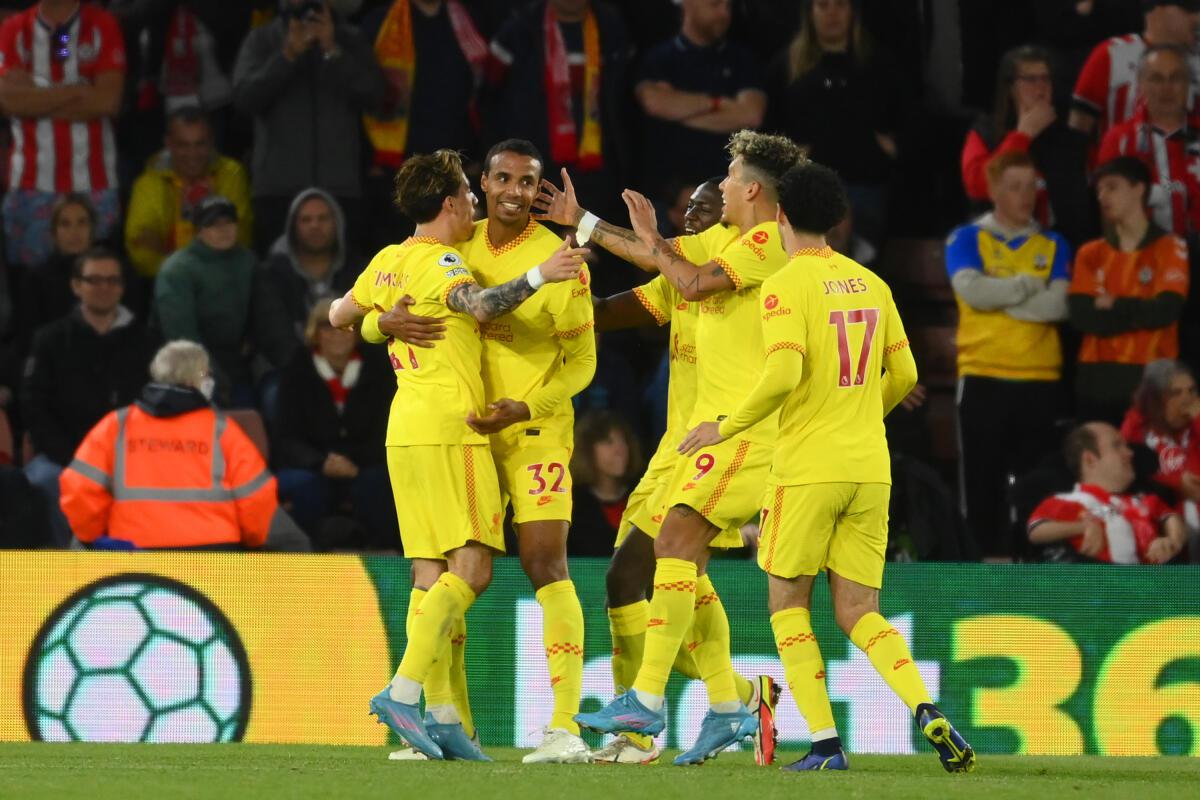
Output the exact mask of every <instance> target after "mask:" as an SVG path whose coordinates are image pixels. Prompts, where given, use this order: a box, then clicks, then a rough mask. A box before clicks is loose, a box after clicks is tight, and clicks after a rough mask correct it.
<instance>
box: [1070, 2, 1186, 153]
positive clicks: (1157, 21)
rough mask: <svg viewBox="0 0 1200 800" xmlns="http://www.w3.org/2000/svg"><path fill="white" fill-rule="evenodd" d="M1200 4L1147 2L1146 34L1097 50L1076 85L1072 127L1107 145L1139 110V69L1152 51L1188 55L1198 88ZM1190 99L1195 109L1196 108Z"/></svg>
mask: <svg viewBox="0 0 1200 800" xmlns="http://www.w3.org/2000/svg"><path fill="white" fill-rule="evenodd" d="M1197 11H1200V1H1198V0H1142V18H1143V20H1144V24H1143V28H1142V32H1141V33H1130V34H1126V35H1125V36H1114V37H1113V38H1111V39H1108V40H1107V41H1104V42H1101V43H1100V44H1098V45H1096V47H1095V48H1094V49H1093V50H1092V53H1091V55H1089V56H1088V59H1087V61H1086V62H1085V63H1084V65H1083V69H1082V70H1081V71H1080V73H1079V78H1078V80H1077V81H1076V82H1075V93H1074V96H1073V98H1072V100H1071V114H1070V117H1069V118H1068V122H1067V124H1068V125H1070V126H1071V127H1072V128H1074V129H1076V130H1078V131H1081V132H1082V133H1084V134H1087V135H1088V136H1091V137H1095V140H1096V141H1102V140H1103V138H1104V135H1105V134H1106V133H1107V132H1108V130H1109V128H1112V127H1113V126H1115V125H1119V124H1121V123H1122V122H1124V121H1125V120H1127V119H1129V118H1130V117H1132V116H1133V115H1134V112H1135V111H1137V107H1138V101H1139V99H1140V97H1139V93H1138V66H1139V64H1140V63H1141V60H1142V55H1143V54H1144V53H1145V52H1146V49H1147V48H1149V47H1151V46H1155V45H1175V46H1177V47H1181V48H1183V49H1184V50H1185V51H1186V52H1187V54H1188V57H1187V59H1188V65H1189V68H1190V72H1191V74H1192V76H1193V85H1195V83H1196V80H1197V78H1200V54H1197V53H1196V52H1195V47H1196V13H1197ZM1193 100H1194V98H1189V103H1188V106H1189V108H1193V109H1194V108H1195V105H1194V102H1193Z"/></svg>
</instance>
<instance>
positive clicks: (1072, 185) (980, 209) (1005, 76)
mask: <svg viewBox="0 0 1200 800" xmlns="http://www.w3.org/2000/svg"><path fill="white" fill-rule="evenodd" d="M1050 65H1051V60H1050V55H1049V54H1048V53H1047V52H1046V51H1045V50H1043V49H1041V48H1040V47H1033V46H1030V45H1025V46H1022V47H1016V48H1014V49H1012V50H1009V51H1008V52H1007V53H1005V54H1004V57H1003V58H1002V59H1001V61H1000V69H999V70H998V71H997V74H996V101H995V108H994V109H993V111H992V113H991V114H990V115H986V116H981V117H980V118H979V119H978V120H977V121H976V122H975V125H974V126H973V127H972V128H971V130H970V131H969V132H968V133H967V141H966V143H965V144H964V145H963V152H962V177H963V187H964V188H965V189H966V192H967V197H968V198H969V199H970V201H971V204H972V211H973V212H974V213H978V214H982V213H984V212H985V211H987V208H988V205H989V203H990V200H991V196H990V193H989V190H988V180H987V165H988V164H989V163H991V161H992V159H993V158H995V157H996V156H998V155H1000V154H1001V153H1012V152H1018V153H1028V154H1029V155H1030V157H1031V158H1032V159H1033V163H1034V165H1035V166H1036V167H1037V172H1038V193H1037V206H1036V208H1035V211H1034V218H1035V219H1036V220H1037V222H1038V224H1039V225H1041V226H1042V227H1043V228H1048V227H1051V226H1053V227H1054V228H1055V229H1056V230H1058V231H1059V232H1060V233H1062V234H1063V236H1065V237H1066V239H1067V241H1069V242H1070V243H1071V244H1072V245H1078V244H1081V243H1082V241H1083V240H1084V239H1085V238H1086V230H1087V227H1088V219H1087V209H1088V208H1089V203H1088V197H1087V185H1086V183H1085V181H1084V179H1083V175H1084V172H1085V169H1086V166H1087V164H1086V161H1087V152H1086V148H1085V145H1084V140H1083V138H1082V137H1081V136H1080V135H1079V134H1078V133H1075V132H1073V131H1071V130H1070V129H1069V128H1068V127H1067V126H1066V124H1065V123H1064V122H1063V120H1061V119H1059V117H1058V114H1057V112H1056V111H1055V110H1054V90H1053V73H1052V71H1051V67H1050Z"/></svg>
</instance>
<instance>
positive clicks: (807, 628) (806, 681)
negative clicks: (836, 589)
mask: <svg viewBox="0 0 1200 800" xmlns="http://www.w3.org/2000/svg"><path fill="white" fill-rule="evenodd" d="M771 629H772V630H773V631H774V632H775V647H776V648H778V650H779V658H780V659H781V660H782V661H783V672H784V674H785V675H786V676H787V682H788V688H789V689H791V690H792V697H794V698H795V699H796V707H797V708H799V709H800V713H801V714H802V715H803V716H804V719H805V721H806V722H808V729H809V730H810V731H811V732H813V733H818V732H825V731H829V730H831V729H833V728H834V727H835V726H834V723H833V709H832V708H831V707H830V705H829V693H828V692H827V691H826V690H825V661H824V660H823V659H822V658H821V648H820V646H819V645H818V644H817V637H816V636H814V635H813V630H812V621H811V619H810V617H809V614H808V609H807V608H789V609H785V610H783V611H778V612H776V613H775V614H772V615H771Z"/></svg>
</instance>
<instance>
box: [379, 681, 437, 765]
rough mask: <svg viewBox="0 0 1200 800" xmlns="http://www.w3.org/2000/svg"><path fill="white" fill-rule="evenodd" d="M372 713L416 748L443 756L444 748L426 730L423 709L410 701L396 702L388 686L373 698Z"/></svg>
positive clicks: (430, 755) (425, 752) (430, 754)
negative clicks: (422, 717)
mask: <svg viewBox="0 0 1200 800" xmlns="http://www.w3.org/2000/svg"><path fill="white" fill-rule="evenodd" d="M371 713H372V714H374V715H375V716H376V717H378V718H379V721H380V722H382V723H383V724H385V725H387V726H388V727H389V728H391V729H392V730H393V731H394V732H395V734H396V735H397V736H399V737H400V738H401V739H403V740H404V741H406V742H408V743H409V744H410V745H412V747H413V749H414V750H417V751H418V752H421V753H424V754H425V755H427V756H429V757H430V758H437V759H440V758H443V755H442V748H441V747H439V746H438V743H437V742H435V741H434V740H433V739H431V738H430V737H429V732H428V731H426V730H425V723H424V722H423V721H422V720H421V709H419V708H417V706H415V705H409V704H408V703H398V702H396V701H395V700H393V699H392V696H391V695H390V694H389V693H388V688H387V687H384V690H383V691H382V692H380V693H379V694H377V695H375V696H374V697H372V698H371Z"/></svg>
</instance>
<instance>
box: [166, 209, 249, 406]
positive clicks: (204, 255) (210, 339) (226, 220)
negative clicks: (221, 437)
mask: <svg viewBox="0 0 1200 800" xmlns="http://www.w3.org/2000/svg"><path fill="white" fill-rule="evenodd" d="M192 223H193V225H195V227H196V238H195V239H193V240H192V242H191V244H189V245H188V246H187V247H185V248H183V249H182V250H176V251H175V252H174V253H172V254H171V255H170V256H169V257H168V258H167V260H166V261H164V262H163V265H162V269H161V270H160V271H159V273H158V280H157V282H156V283H155V285H154V317H155V319H156V321H157V324H158V328H159V330H161V331H162V335H163V339H165V340H166V341H173V340H175V339H186V340H188V341H190V342H196V343H197V344H201V345H203V346H204V349H205V350H207V351H208V353H209V355H210V357H211V361H212V371H213V376H212V377H213V378H215V379H216V394H215V396H214V398H213V399H214V401H215V402H216V403H217V405H218V406H220V407H222V408H250V407H253V406H254V405H255V402H254V401H255V394H254V381H253V376H252V373H251V368H250V364H251V337H250V328H251V326H250V313H251V299H252V297H253V292H254V273H255V269H256V263H255V259H254V254H253V253H251V252H250V251H249V250H247V249H246V248H245V247H242V246H241V245H240V244H238V241H237V237H238V228H237V207H236V206H234V204H233V203H232V202H231V201H230V200H229V199H227V198H225V197H222V196H221V195H218V194H210V195H209V196H208V197H206V198H204V199H203V200H201V201H200V202H199V203H197V204H196V205H195V207H194V208H193V210H192Z"/></svg>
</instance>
